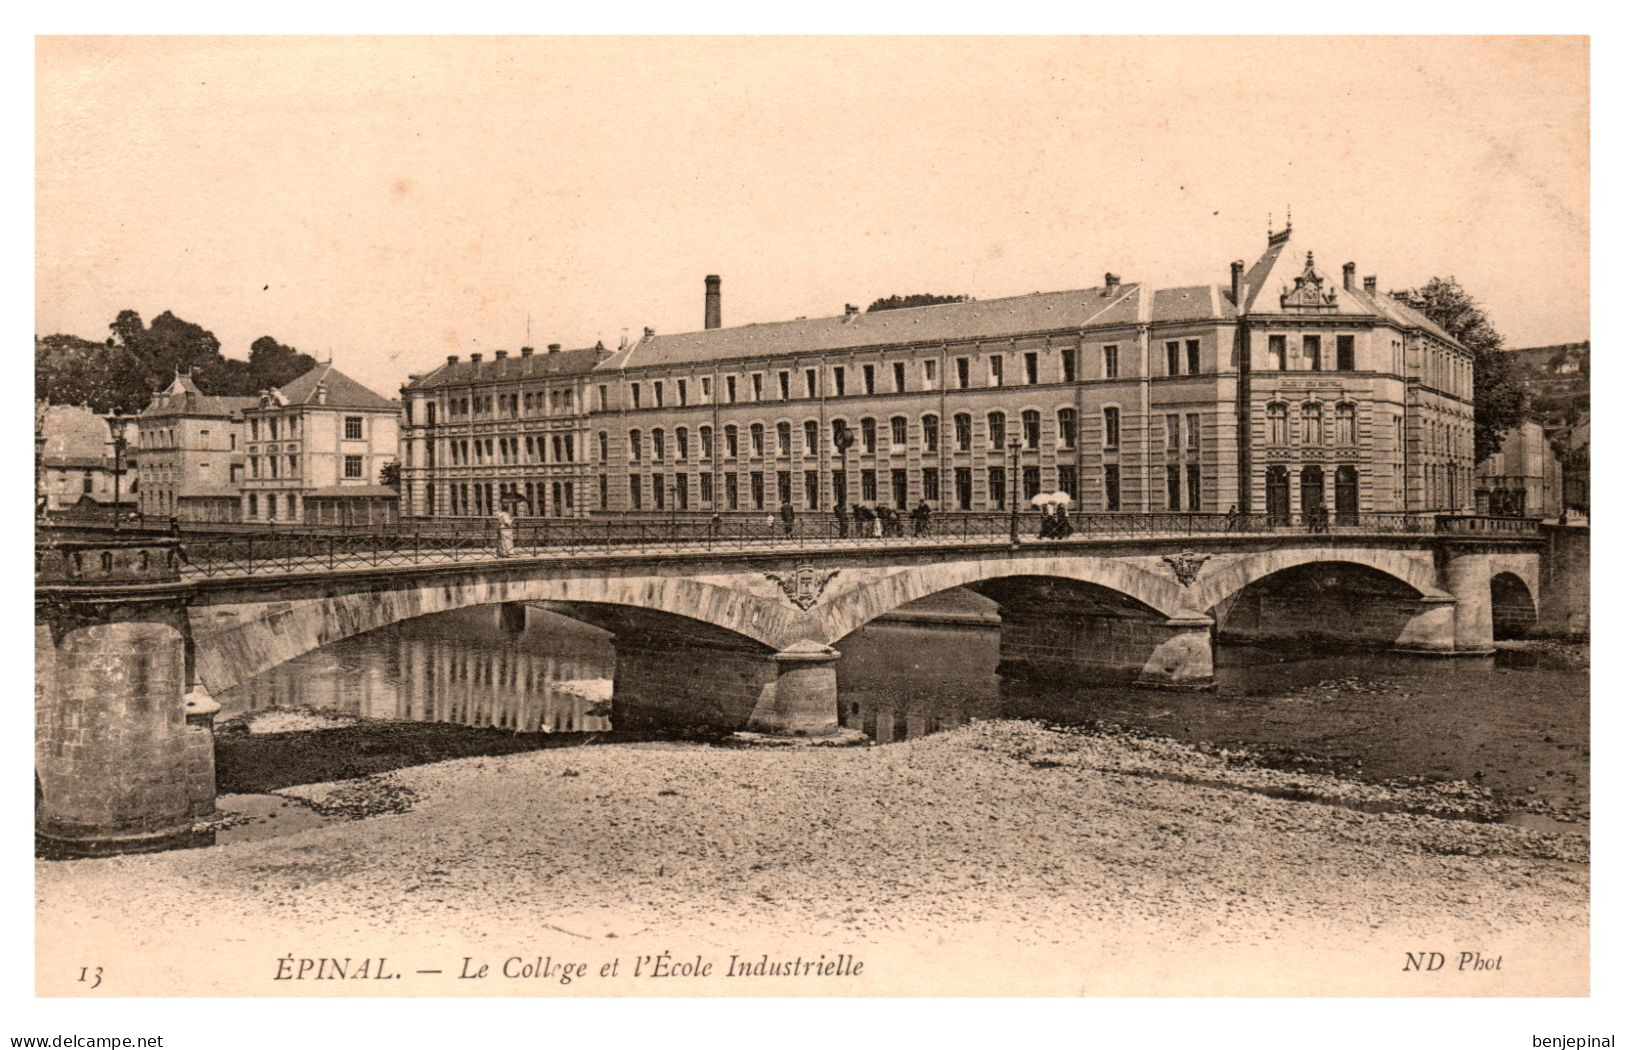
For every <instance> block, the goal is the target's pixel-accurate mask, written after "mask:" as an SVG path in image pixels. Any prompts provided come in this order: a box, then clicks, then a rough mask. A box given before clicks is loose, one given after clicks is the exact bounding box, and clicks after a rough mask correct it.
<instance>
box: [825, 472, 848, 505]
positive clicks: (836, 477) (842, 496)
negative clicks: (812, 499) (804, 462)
mask: <svg viewBox="0 0 1625 1050" xmlns="http://www.w3.org/2000/svg"><path fill="white" fill-rule="evenodd" d="M829 482H830V484H829V487H830V488H831V489H832V490H833V491H834V493H835V503H836V505H837V506H842V507H844V506H846V471H844V470H836V471H831V472H830V476H829Z"/></svg>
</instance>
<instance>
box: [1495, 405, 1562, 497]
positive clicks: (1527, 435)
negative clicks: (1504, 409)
mask: <svg viewBox="0 0 1625 1050" xmlns="http://www.w3.org/2000/svg"><path fill="white" fill-rule="evenodd" d="M1477 482H1478V489H1477V493H1476V496H1477V511H1478V513H1480V514H1492V515H1495V516H1497V517H1515V518H1524V517H1529V518H1547V517H1556V516H1557V515H1558V514H1559V513H1560V512H1561V511H1562V509H1563V478H1562V469H1561V465H1560V464H1559V463H1558V459H1557V456H1556V454H1555V453H1554V452H1553V450H1552V445H1551V442H1550V441H1548V440H1547V437H1546V431H1545V429H1544V428H1543V427H1542V426H1541V425H1540V424H1539V423H1537V422H1534V421H1533V420H1529V421H1527V422H1524V423H1522V424H1520V425H1518V426H1517V427H1514V428H1513V429H1511V430H1509V431H1507V432H1506V433H1505V434H1504V435H1502V437H1501V448H1500V450H1499V451H1497V452H1495V453H1493V454H1492V455H1490V456H1489V457H1488V458H1487V459H1485V460H1484V462H1482V463H1480V464H1478V472H1477Z"/></svg>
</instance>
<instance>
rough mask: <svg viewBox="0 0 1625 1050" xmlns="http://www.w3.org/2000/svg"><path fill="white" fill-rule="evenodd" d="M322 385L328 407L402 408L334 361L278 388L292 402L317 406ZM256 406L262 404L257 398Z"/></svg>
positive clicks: (318, 366) (384, 409) (390, 409)
mask: <svg viewBox="0 0 1625 1050" xmlns="http://www.w3.org/2000/svg"><path fill="white" fill-rule="evenodd" d="M318 386H324V387H326V388H327V404H326V407H327V408H370V409H375V410H378V411H386V412H387V411H394V410H395V409H397V408H398V407H399V406H397V405H396V404H395V402H393V401H391V400H389V399H388V398H387V397H380V396H378V395H377V394H375V393H373V392H372V391H371V390H368V389H367V388H366V387H364V386H362V385H361V384H360V383H357V382H356V381H355V380H354V379H351V378H350V377H349V376H347V375H345V374H344V373H343V372H340V371H339V370H338V369H336V368H334V367H333V363H332V362H331V361H329V362H328V363H327V364H325V365H317V366H316V367H315V368H312V369H311V370H310V371H308V372H306V373H305V374H304V375H302V376H300V377H299V378H298V379H295V380H293V381H292V382H290V383H288V384H287V385H285V386H281V387H278V388H277V389H278V392H279V393H280V394H281V395H282V396H283V398H284V399H285V400H286V401H287V402H288V404H290V405H314V404H316V403H317V402H316V388H317V387H318ZM255 405H256V406H257V405H258V402H257V401H256V402H255Z"/></svg>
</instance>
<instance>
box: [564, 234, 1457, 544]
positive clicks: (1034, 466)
mask: <svg viewBox="0 0 1625 1050" xmlns="http://www.w3.org/2000/svg"><path fill="white" fill-rule="evenodd" d="M1291 242H1292V231H1291V230H1290V228H1288V229H1287V230H1284V231H1282V232H1280V233H1274V234H1271V235H1270V237H1269V239H1268V244H1267V247H1266V250H1265V252H1264V254H1263V255H1262V256H1260V257H1259V259H1258V260H1256V261H1255V262H1254V263H1253V264H1252V266H1251V267H1248V266H1246V265H1245V264H1244V263H1240V262H1238V263H1234V264H1232V266H1231V274H1230V281H1229V283H1228V284H1212V285H1197V286H1189V287H1176V288H1158V287H1154V286H1152V285H1150V284H1146V283H1123V282H1122V281H1120V280H1119V279H1118V278H1117V277H1116V276H1115V275H1112V274H1107V275H1106V277H1105V280H1104V281H1103V283H1102V284H1101V285H1100V286H1099V287H1096V288H1092V289H1086V290H1081V291H1070V292H1051V293H1039V294H1034V295H1028V296H1020V297H1016V298H1011V299H999V300H989V301H983V302H963V303H951V304H944V305H938V306H928V307H915V308H910V309H899V310H887V311H879V312H874V313H859V312H858V311H857V310H856V308H854V307H850V306H849V307H848V308H847V309H846V312H845V313H844V314H843V315H842V316H838V317H826V318H816V319H811V320H808V319H798V320H796V321H789V322H782V323H775V324H757V325H746V326H743V327H736V328H722V327H720V312H721V310H720V287H719V284H718V282H716V280H715V278H708V279H707V284H706V323H707V325H708V327H707V328H705V329H703V330H701V331H697V332H688V333H682V334H676V335H669V336H661V335H657V334H655V333H654V332H653V331H651V330H647V329H646V330H645V332H644V336H643V338H642V339H640V340H638V341H637V342H635V343H633V344H631V345H629V346H626V347H623V348H622V349H621V350H619V351H617V352H616V353H615V354H613V355H611V356H609V357H608V358H607V359H606V360H605V361H604V362H603V363H602V364H600V365H599V366H598V367H597V369H596V370H595V372H594V374H593V376H592V379H591V384H592V386H593V388H594V390H595V400H594V403H593V413H592V416H591V419H590V427H591V430H592V435H591V442H590V447H591V449H592V453H593V455H592V471H593V473H594V474H595V475H596V476H595V479H594V487H595V488H596V489H597V490H598V492H599V493H600V494H601V495H600V500H599V502H598V505H599V506H600V507H602V508H603V509H605V510H607V511H611V512H631V513H638V512H655V511H664V512H679V511H685V510H693V511H705V512H707V513H715V512H721V513H730V512H738V513H762V512H772V511H776V510H777V509H778V508H779V507H780V506H782V505H785V504H788V505H790V506H792V507H794V508H795V509H797V510H798V511H809V510H810V511H825V510H829V509H830V508H831V507H832V506H833V505H834V504H836V503H845V504H855V503H863V504H869V505H875V504H887V505H890V506H894V507H898V508H904V507H912V506H914V505H915V504H916V503H918V502H919V501H921V500H924V501H925V502H926V503H927V504H928V505H930V506H931V507H932V508H933V509H934V510H937V511H995V510H1003V509H1006V508H1007V507H1008V505H1009V500H1010V499H1012V498H1015V499H1018V500H1022V501H1025V500H1028V499H1030V498H1031V497H1032V496H1034V495H1036V494H1038V493H1040V492H1049V491H1057V490H1059V491H1064V492H1066V493H1068V494H1069V495H1070V496H1071V497H1072V498H1073V500H1074V507H1075V508H1076V509H1079V510H1082V511H1084V512H1112V511H1137V512H1152V511H1206V512H1223V511H1226V510H1228V509H1229V508H1231V507H1235V508H1236V509H1238V510H1240V511H1244V512H1247V511H1252V512H1260V513H1263V512H1268V513H1271V514H1274V515H1277V516H1280V517H1281V518H1283V519H1286V518H1288V517H1290V516H1292V515H1298V514H1301V513H1303V512H1304V511H1305V509H1317V508H1318V509H1324V510H1325V511H1327V512H1328V513H1334V514H1338V515H1342V516H1344V517H1351V516H1358V515H1359V514H1362V513H1373V512H1385V511H1425V510H1441V511H1443V510H1470V509H1471V508H1472V504H1473V492H1472V489H1473V486H1472V365H1471V356H1470V355H1469V354H1468V352H1467V351H1466V350H1465V349H1464V348H1463V347H1461V346H1460V345H1459V344H1458V343H1456V342H1455V341H1454V340H1452V339H1451V338H1450V337H1449V336H1448V335H1446V334H1445V333H1444V332H1443V331H1442V330H1440V329H1439V328H1438V327H1437V326H1435V325H1433V324H1432V323H1431V322H1430V321H1428V320H1427V318H1425V317H1423V316H1422V315H1421V314H1420V313H1418V312H1416V311H1414V310H1412V309H1410V308H1409V307H1407V306H1405V305H1404V304H1403V303H1400V302H1397V301H1396V300H1394V299H1392V298H1390V297H1388V296H1385V295H1380V294H1378V293H1377V291H1376V280H1375V278H1374V277H1367V278H1366V279H1365V282H1364V285H1363V287H1361V286H1359V285H1358V284H1357V282H1356V279H1355V267H1354V264H1352V263H1350V264H1348V265H1346V266H1345V267H1344V268H1343V279H1342V281H1341V283H1340V284H1339V283H1336V282H1333V281H1331V280H1329V279H1328V278H1327V277H1326V276H1325V275H1323V274H1322V273H1321V272H1320V270H1319V269H1318V268H1317V267H1316V265H1315V262H1314V256H1313V253H1312V252H1299V251H1297V250H1296V248H1295V247H1294V246H1293V244H1292V243H1291ZM842 435H844V437H843V436H842ZM838 437H839V438H840V440H837V438H838Z"/></svg>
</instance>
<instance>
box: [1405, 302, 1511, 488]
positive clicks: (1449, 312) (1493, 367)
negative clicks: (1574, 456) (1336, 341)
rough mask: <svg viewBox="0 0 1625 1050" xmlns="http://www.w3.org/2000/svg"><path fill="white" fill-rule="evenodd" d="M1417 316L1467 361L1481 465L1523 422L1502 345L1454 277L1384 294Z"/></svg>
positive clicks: (1485, 316)
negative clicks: (1466, 354) (1464, 352)
mask: <svg viewBox="0 0 1625 1050" xmlns="http://www.w3.org/2000/svg"><path fill="white" fill-rule="evenodd" d="M1390 294H1391V295H1392V296H1393V297H1394V298H1395V299H1397V300H1399V301H1400V302H1402V303H1405V304H1406V305H1408V306H1410V307H1411V308H1412V309H1415V310H1420V311H1421V312H1422V313H1423V314H1425V315H1427V318H1428V319H1429V320H1430V321H1432V322H1433V323H1434V324H1436V325H1438V326H1439V327H1440V328H1443V329H1444V330H1445V332H1447V333H1448V334H1449V335H1450V337H1451V338H1453V339H1455V340H1456V342H1458V343H1460V344H1461V345H1462V346H1465V347H1466V348H1467V349H1468V351H1470V352H1471V353H1472V355H1473V454H1474V457H1475V458H1476V460H1477V461H1478V462H1480V463H1482V462H1483V461H1484V460H1485V459H1488V458H1489V457H1490V456H1492V455H1494V454H1495V453H1496V452H1497V451H1499V450H1500V448H1501V438H1502V436H1503V435H1504V434H1505V433H1506V432H1507V431H1508V430H1510V429H1511V428H1513V427H1515V426H1517V425H1518V424H1519V423H1522V422H1523V419H1524V409H1525V396H1524V390H1523V384H1522V383H1521V382H1520V381H1519V377H1518V371H1517V368H1516V366H1515V364H1514V362H1513V360H1512V358H1511V357H1510V356H1509V355H1508V354H1507V353H1506V352H1505V340H1503V339H1502V338H1501V333H1500V332H1497V331H1496V330H1495V326H1494V325H1493V324H1491V323H1490V319H1489V315H1488V314H1486V313H1485V312H1484V310H1483V308H1482V307H1480V306H1479V305H1478V300H1476V299H1474V298H1473V297H1472V296H1471V295H1469V294H1467V291H1466V289H1464V288H1462V286H1461V285H1460V284H1459V283H1458V282H1457V281H1456V279H1455V278H1454V277H1435V278H1433V279H1432V280H1430V281H1428V283H1427V284H1424V285H1423V286H1422V287H1420V288H1412V289H1410V290H1409V291H1398V292H1392V293H1390Z"/></svg>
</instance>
